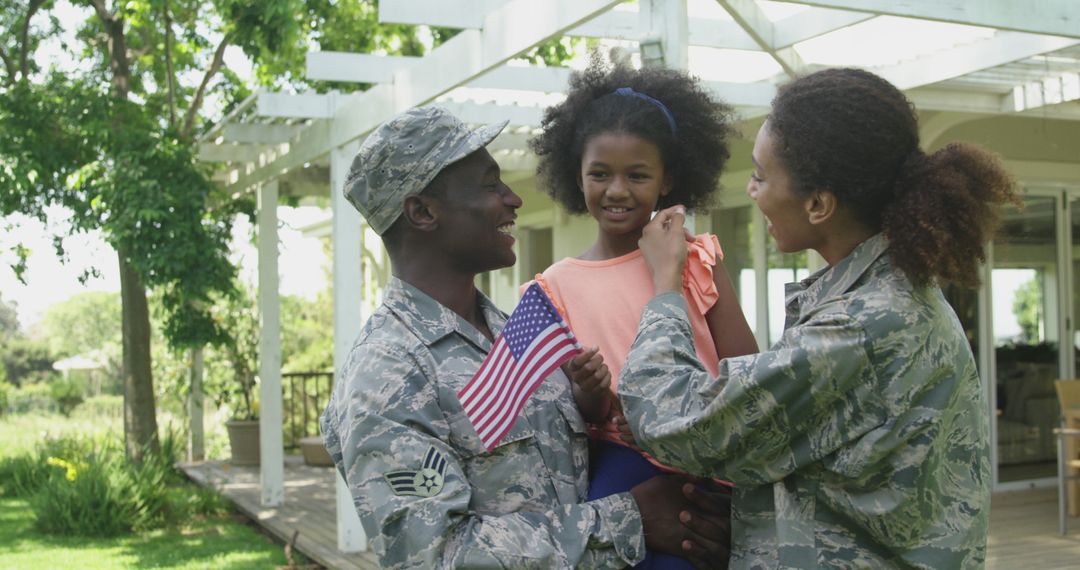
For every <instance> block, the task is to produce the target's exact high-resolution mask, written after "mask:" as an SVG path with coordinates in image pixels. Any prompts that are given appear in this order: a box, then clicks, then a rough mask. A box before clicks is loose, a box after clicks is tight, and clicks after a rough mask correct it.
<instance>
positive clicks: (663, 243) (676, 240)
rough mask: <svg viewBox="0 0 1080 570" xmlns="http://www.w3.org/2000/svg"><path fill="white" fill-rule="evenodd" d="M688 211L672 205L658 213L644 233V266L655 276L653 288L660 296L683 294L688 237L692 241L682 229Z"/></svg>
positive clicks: (642, 236)
mask: <svg viewBox="0 0 1080 570" xmlns="http://www.w3.org/2000/svg"><path fill="white" fill-rule="evenodd" d="M685 219H686V208H684V207H683V206H681V205H680V206H672V207H670V208H667V209H665V210H661V211H660V212H659V213H657V214H656V217H654V218H653V219H652V221H651V222H649V223H648V225H646V226H645V229H644V230H642V233H641V239H640V240H638V247H640V248H641V253H642V254H643V255H644V257H645V265H647V266H648V267H649V273H651V274H652V278H653V288H654V290H655V292H656V294H657V295H659V294H660V293H666V292H668V291H676V292H678V291H681V290H682V279H683V266H684V265H686V252H687V248H686V242H687V238H689V239H693V236H689V234H688V232H687V231H686V230H685V229H683V221H684V220H685Z"/></svg>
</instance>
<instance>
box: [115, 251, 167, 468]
mask: <svg viewBox="0 0 1080 570" xmlns="http://www.w3.org/2000/svg"><path fill="white" fill-rule="evenodd" d="M117 254H118V256H119V258H120V298H121V299H122V301H123V313H122V314H123V329H124V330H123V333H124V366H123V370H124V444H125V446H126V448H127V454H128V457H131V458H132V459H134V460H135V461H142V458H143V455H144V454H145V453H148V452H150V453H156V452H157V451H158V450H159V449H160V446H159V444H158V433H157V409H156V406H155V404H154V377H153V373H152V372H151V368H150V310H149V308H148V307H147V304H146V289H145V288H144V287H143V285H142V280H141V279H139V275H138V273H136V272H135V269H134V268H133V267H131V265H130V264H129V263H128V262H127V259H126V257H127V256H126V255H125V252H124V251H122V250H121V251H118V252H117Z"/></svg>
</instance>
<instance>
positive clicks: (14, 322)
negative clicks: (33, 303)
mask: <svg viewBox="0 0 1080 570" xmlns="http://www.w3.org/2000/svg"><path fill="white" fill-rule="evenodd" d="M19 335H20V331H19V312H18V311H17V310H16V308H15V304H14V303H8V302H6V301H4V296H3V295H2V294H0V347H3V346H4V344H6V343H7V342H8V341H9V340H11V339H13V338H15V337H17V336H19Z"/></svg>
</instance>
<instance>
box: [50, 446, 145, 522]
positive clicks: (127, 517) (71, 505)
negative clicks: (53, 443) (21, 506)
mask: <svg viewBox="0 0 1080 570" xmlns="http://www.w3.org/2000/svg"><path fill="white" fill-rule="evenodd" d="M50 459H51V461H49V462H48V464H49V465H50V466H52V469H50V470H49V471H48V472H47V476H46V477H45V480H44V482H43V483H42V485H41V486H40V487H39V488H38V490H37V492H36V493H34V494H33V495H32V496H31V497H30V506H31V508H32V509H33V510H34V524H35V526H36V527H37V529H38V530H40V531H41V532H44V533H47V534H60V535H77V536H98V537H107V536H116V535H118V534H121V533H124V532H129V531H131V530H132V529H133V528H135V522H136V521H137V520H141V519H144V518H146V515H147V513H146V511H145V510H142V509H140V508H139V507H140V502H139V500H138V498H137V497H138V493H137V492H133V491H134V490H133V489H130V487H129V486H128V485H129V484H130V482H131V479H130V477H126V476H125V475H127V474H126V473H125V470H124V469H123V468H122V467H121V466H119V465H118V464H117V461H116V460H115V459H114V458H112V457H110V456H108V455H105V456H101V457H96V458H95V457H91V458H89V460H88V461H86V462H85V463H74V462H72V461H69V460H66V459H61V458H56V457H53V458H50Z"/></svg>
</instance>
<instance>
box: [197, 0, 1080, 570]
mask: <svg viewBox="0 0 1080 570" xmlns="http://www.w3.org/2000/svg"><path fill="white" fill-rule="evenodd" d="M793 6H794V7H795V8H798V9H793V8H792V7H793ZM379 19H380V21H382V22H386V23H402V24H418V25H429V26H441V27H450V28H460V29H462V31H461V32H460V33H459V34H457V35H456V36H454V37H453V38H452V39H450V40H449V41H447V42H445V43H443V44H442V45H440V46H438V47H437V48H435V49H433V50H431V52H430V53H429V54H427V55H425V56H424V57H396V56H385V55H375V54H360V53H340V52H311V53H309V54H308V55H307V76H308V78H310V79H319V80H333V81H346V82H358V83H360V82H362V83H370V84H373V86H372V87H371V88H369V89H368V90H366V91H363V92H357V93H351V94H342V93H336V92H335V93H329V94H315V93H300V94H286V93H273V92H266V91H260V92H257V93H255V94H253V95H252V96H251V97H249V98H248V99H247V100H246V101H244V102H243V103H242V104H241V105H239V106H238V107H237V108H236V109H235V110H233V111H232V112H231V113H230V114H229V115H228V116H226V117H225V118H224V119H223V120H222V121H221V122H220V123H219V124H218V125H217V126H216V127H215V128H213V129H212V130H210V131H209V132H208V133H206V134H205V135H204V136H203V137H202V138H201V139H200V140H201V142H200V147H199V158H200V159H201V160H205V161H213V162H222V163H225V168H224V169H223V170H222V171H221V174H220V175H219V177H218V181H219V183H221V184H222V185H224V186H225V187H227V188H228V189H230V190H231V191H233V192H234V193H236V194H242V193H246V192H257V193H258V220H259V222H258V243H259V246H258V249H259V310H260V314H261V317H262V342H261V343H260V378H261V385H260V401H261V421H262V425H261V436H262V437H261V447H262V449H261V453H262V465H261V473H262V480H261V482H262V501H263V503H264V505H267V506H274V505H280V504H281V503H282V502H283V500H284V491H283V479H284V469H283V450H282V395H281V372H280V365H281V351H280V343H279V315H278V311H279V301H278V293H277V291H278V270H277V241H278V238H277V214H276V205H277V204H278V198H279V195H281V194H286V195H291V196H323V197H325V196H327V194H329V196H330V202H331V204H332V212H333V220H332V226H331V227H332V232H331V233H332V243H333V276H334V278H333V288H334V339H335V343H334V364H335V367H336V368H340V366H341V364H342V363H343V360H344V358H345V356H346V354H347V351H348V349H349V347H350V343H351V342H352V340H353V339H354V338H355V336H356V335H357V334H358V332H359V330H360V327H361V325H362V323H363V321H364V319H365V317H366V315H364V314H362V313H363V312H362V309H361V307H362V302H361V301H362V299H361V294H360V292H361V283H362V274H361V268H362V263H361V259H362V248H363V244H362V239H363V227H364V226H363V220H361V219H360V217H359V216H358V215H357V214H356V212H355V210H353V208H352V207H351V206H349V205H348V203H347V202H346V201H345V200H344V197H343V196H342V193H341V188H342V186H343V182H344V178H345V175H346V172H347V169H348V167H349V164H350V161H351V159H352V155H353V154H354V153H355V151H356V149H357V147H358V145H359V143H360V141H362V140H363V138H364V137H365V136H366V135H367V133H368V132H370V131H371V130H372V129H373V128H375V127H376V126H377V125H378V124H380V123H381V122H383V121H385V120H386V119H388V118H390V117H391V116H393V115H395V114H397V113H399V112H401V111H404V110H406V109H409V108H411V107H414V106H418V105H423V104H427V103H431V102H433V101H436V100H439V101H440V104H442V105H443V106H445V107H447V108H448V109H450V110H451V111H452V112H454V113H455V114H456V115H458V116H459V117H461V118H462V119H463V120H464V121H465V122H467V123H490V122H495V121H499V120H504V119H509V121H510V127H509V128H508V129H506V131H504V133H503V134H502V135H500V136H499V137H498V138H497V139H496V140H495V141H494V142H493V143H492V145H491V146H490V147H489V148H490V149H491V150H492V151H493V154H494V156H495V157H496V159H497V160H498V161H499V163H500V165H501V166H502V168H503V171H504V172H505V173H506V175H507V178H508V179H509V180H514V179H515V177H517V178H519V179H520V178H525V177H530V176H532V173H533V171H534V167H535V159H534V158H533V157H532V156H531V155H530V154H529V153H528V151H527V150H526V145H525V141H526V139H527V138H528V136H529V133H530V132H532V131H533V130H534V129H536V128H537V127H538V126H539V124H540V119H541V116H542V112H543V107H542V106H541V105H529V104H526V103H521V102H516V103H501V102H495V101H493V100H492V98H491V97H486V98H483V99H479V98H473V99H472V100H470V99H469V98H468V96H467V94H468V93H481V92H484V90H508V91H507V92H508V93H509V92H513V93H518V94H521V93H523V92H524V93H532V94H536V95H543V94H547V95H549V96H550V94H559V93H562V92H563V91H564V90H565V87H566V84H567V78H568V76H569V73H570V70H569V69H566V68H551V67H538V66H528V65H520V64H519V62H511V60H513V59H514V58H515V57H517V56H519V55H520V54H522V53H524V52H526V51H527V50H529V49H530V48H532V47H534V46H535V45H537V44H539V43H541V42H543V41H546V40H548V39H550V38H553V37H560V36H571V37H586V38H599V39H605V40H619V41H621V42H622V43H623V44H624V45H631V46H632V45H633V44H634V43H636V44H637V45H638V46H639V47H640V50H641V56H642V59H644V60H646V61H649V62H655V61H656V60H661V61H662V64H664V65H668V66H671V67H677V68H683V69H687V68H688V69H690V71H691V72H693V73H696V74H701V75H704V74H703V73H701V72H700V70H698V69H695V68H694V67H693V66H691V65H690V59H691V57H690V55H691V52H692V51H693V52H695V53H698V52H699V51H700V50H701V48H711V50H714V51H712V52H709V50H705V52H709V53H716V54H753V55H754V57H758V58H762V59H761V60H762V61H764V62H765V63H766V64H767V65H764V66H763V67H765V68H768V69H771V68H775V69H776V70H777V72H776V73H774V74H771V75H769V76H767V77H765V78H763V79H762V78H758V79H754V80H751V81H735V80H727V81H725V80H710V81H708V82H707V83H708V86H709V87H710V88H711V89H712V91H713V92H714V93H715V94H716V96H717V97H719V98H721V99H723V100H725V101H727V102H729V103H730V104H732V105H733V106H735V108H736V111H737V113H738V114H739V115H740V117H741V118H742V119H743V120H745V121H752V120H754V119H756V118H760V117H761V116H763V115H764V114H765V113H766V112H767V109H768V106H769V103H770V101H771V99H772V98H773V96H774V94H775V92H776V87H777V85H779V84H781V83H783V82H785V81H787V80H788V79H790V78H791V77H794V76H796V75H798V74H803V73H806V72H809V71H813V70H815V69H818V68H821V67H825V66H826V65H823V64H821V63H820V62H819V63H815V62H813V61H812V60H810V58H808V57H806V55H805V54H806V53H808V52H809V51H811V49H810V48H812V47H813V46H814V45H815V43H820V42H822V41H829V40H831V39H832V40H836V39H839V40H840V41H842V40H843V38H844V37H857V33H858V32H859V30H860V28H861V27H862V28H863V29H866V28H865V27H867V26H888V25H901V24H904V23H910V22H912V21H916V22H923V23H925V22H941V23H947V24H962V25H965V26H969V27H972V28H970V29H974V30H975V31H976V32H979V33H977V34H975V35H974V36H972V37H974V39H970V40H966V41H965V42H964V43H954V44H947V45H944V46H943V47H940V48H933V47H932V48H926V47H924V46H921V44H922V43H923V41H924V40H925V39H926V38H922V37H911V38H910V41H909V43H910V45H909V46H907V47H908V48H909V53H908V55H906V56H902V57H900V58H898V59H897V60H895V61H891V62H889V63H886V64H882V65H874V66H870V67H869V68H870V69H871V70H872V71H874V72H875V73H878V74H879V75H881V76H883V77H885V78H887V79H888V80H889V81H891V82H893V83H894V84H896V85H897V86H899V87H900V88H901V89H903V90H904V91H905V92H906V93H907V94H908V96H909V97H910V98H911V100H912V101H913V102H914V103H915V104H916V106H917V107H918V108H919V110H920V112H922V113H923V115H922V117H923V122H922V125H921V129H922V133H921V135H922V140H923V141H924V144H925V145H927V146H931V145H932V144H933V142H934V141H936V140H937V139H938V138H939V137H940V136H941V135H943V134H944V133H945V132H946V131H947V130H949V129H951V128H953V127H955V126H957V125H959V124H961V123H964V122H967V121H972V120H976V119H979V118H985V117H989V116H1001V115H1015V116H1025V115H1035V116H1038V117H1042V118H1046V119H1050V120H1055V121H1058V120H1060V121H1080V6H1078V5H1077V3H1076V1H1075V0H1034V1H1029V2H1016V1H1013V0H787V1H783V2H765V1H761V0H639V1H637V2H630V3H625V4H624V2H622V1H621V0H547V1H542V2H541V1H537V0H381V1H380V2H379ZM951 29H959V28H951ZM963 29H965V30H968V29H969V28H963ZM845 34H848V35H849V36H845ZM851 34H856V35H855V36H851ZM965 37H967V36H965ZM939 39H940V38H939ZM938 43H940V41H939V42H938ZM863 47H865V46H862V45H852V46H850V49H851V50H853V52H857V51H858V50H860V49H861V48H863ZM716 75H721V76H722V75H723V73H719V74H717V73H712V74H711V76H716ZM462 88H465V89H462ZM462 94H465V95H462ZM520 99H522V100H525V99H527V98H526V97H521V98H520ZM759 120H760V119H759ZM1077 162H1080V161H1076V162H1073V163H1050V166H1049V167H1052V168H1057V169H1060V170H1061V171H1063V172H1066V171H1067V173H1068V175H1069V176H1070V177H1071V178H1074V179H1080V166H1078V164H1077ZM1021 166H1023V165H1021ZM1039 167H1040V168H1043V167H1047V166H1046V165H1039ZM1031 168H1032V169H1034V168H1035V166H1032V167H1031ZM761 247H764V246H761ZM759 302H764V295H762V296H760V297H759ZM337 492H338V513H337V522H338V545H339V548H340V549H341V550H343V551H346V552H349V551H357V550H362V549H364V548H365V547H366V538H365V537H364V533H363V530H362V529H361V527H360V525H359V520H358V517H357V515H356V512H355V509H354V507H353V503H352V499H351V497H350V496H349V494H348V492H347V490H346V489H345V487H344V484H343V482H342V481H341V480H340V477H339V480H338V490H337Z"/></svg>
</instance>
